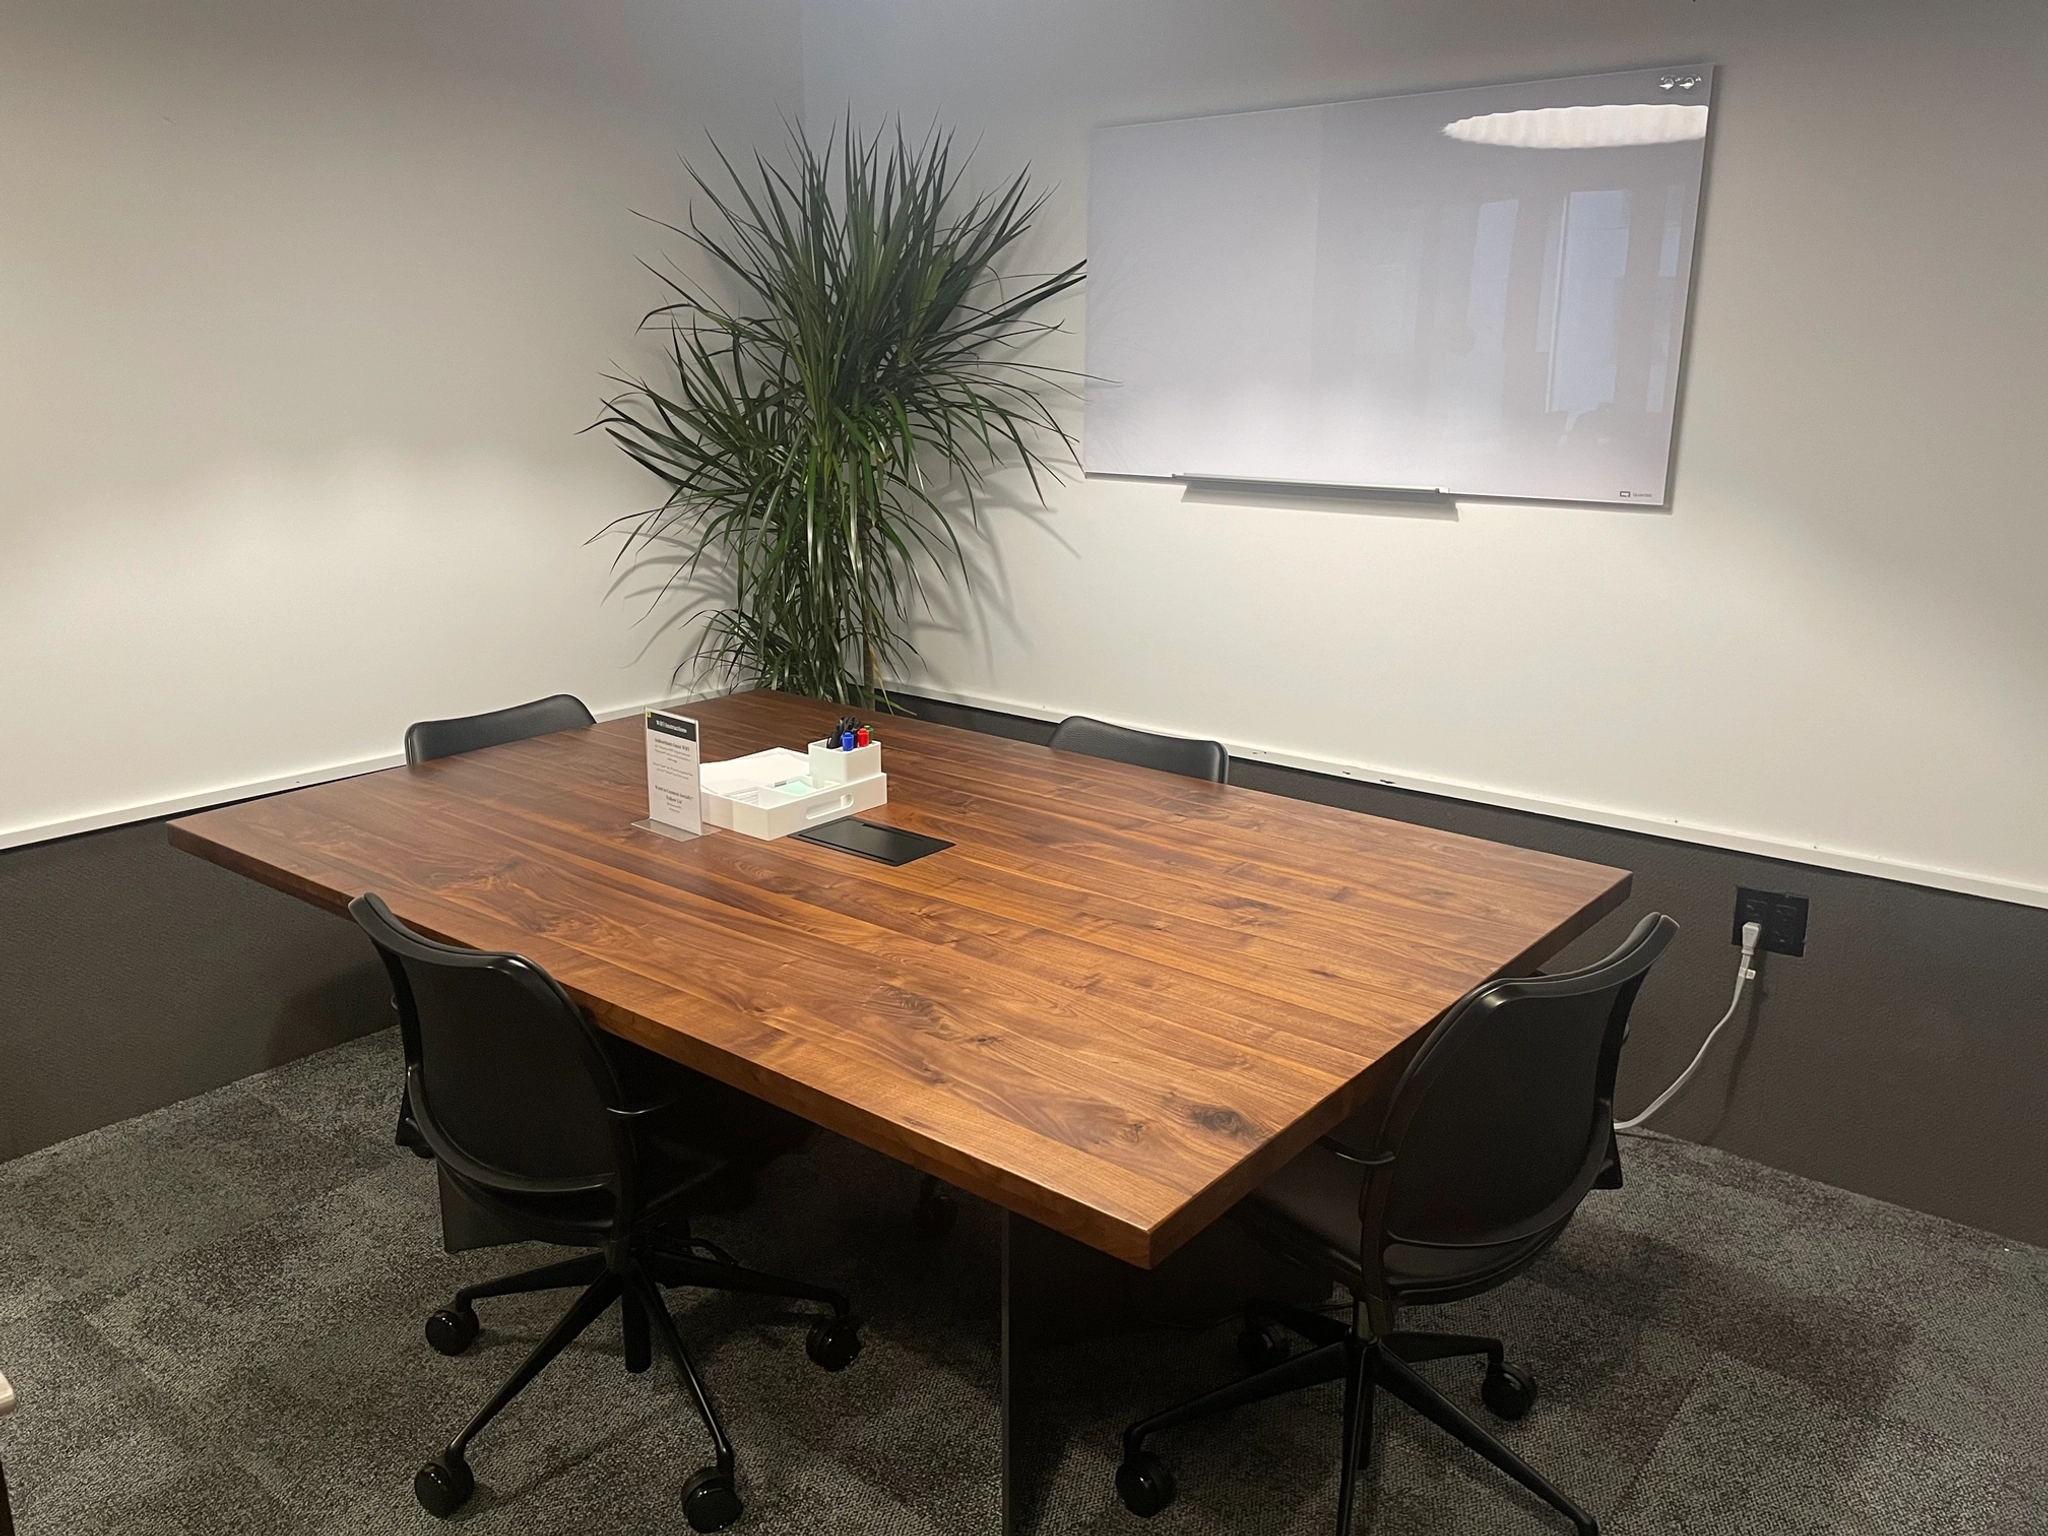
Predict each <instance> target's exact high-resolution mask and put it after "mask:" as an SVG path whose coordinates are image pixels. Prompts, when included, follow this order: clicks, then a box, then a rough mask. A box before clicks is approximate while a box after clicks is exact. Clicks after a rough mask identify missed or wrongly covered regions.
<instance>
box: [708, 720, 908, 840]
mask: <svg viewBox="0 0 2048 1536" xmlns="http://www.w3.org/2000/svg"><path fill="white" fill-rule="evenodd" d="M699 787H700V788H701V790H702V801H703V806H704V819H705V820H706V821H707V822H709V823H710V824H711V825H712V826H714V827H724V828H726V829H728V830H729V831H733V832H738V833H741V834H743V835H744V836H747V837H758V838H760V839H762V840H763V841H768V840H770V839H773V838H778V837H787V836H789V834H790V833H792V832H801V831H803V830H804V829H805V828H806V827H821V826H823V825H824V824H825V823H826V822H828V821H837V820H838V819H839V818H840V817H842V816H851V815H853V814H854V813H856V812H858V811H870V810H873V809H874V808H875V807H876V806H878V805H885V804H887V803H888V799H889V776H888V775H887V774H885V773H884V772H882V744H881V743H880V742H879V741H875V742H870V743H868V745H866V746H864V747H855V748H853V749H852V750H851V751H845V752H842V751H839V750H838V749H836V748H834V747H831V746H829V745H827V744H826V743H825V742H822V741H814V742H812V743H811V750H810V753H809V754H808V755H805V754H804V753H801V752H792V751H791V750H790V749H789V748H787V747H771V748H769V749H768V750H767V751H766V752H755V753H753V754H751V755H750V756H747V757H735V758H731V759H728V760H727V761H725V762H722V763H706V764H705V765H704V767H703V769H702V771H701V776H700V780H699Z"/></svg>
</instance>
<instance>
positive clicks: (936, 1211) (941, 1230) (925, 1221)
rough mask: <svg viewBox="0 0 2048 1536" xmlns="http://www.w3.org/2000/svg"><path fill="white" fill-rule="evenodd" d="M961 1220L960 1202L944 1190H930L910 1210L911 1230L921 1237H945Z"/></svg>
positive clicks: (923, 1192)
mask: <svg viewBox="0 0 2048 1536" xmlns="http://www.w3.org/2000/svg"><path fill="white" fill-rule="evenodd" d="M959 1219H960V1202H959V1201H958V1200H955V1199H954V1198H953V1197H952V1196H951V1195H949V1194H947V1193H946V1192H945V1191H944V1190H943V1189H937V1188H933V1189H928V1190H924V1191H922V1192H921V1193H920V1194H919V1195H918V1197H917V1204H915V1205H913V1206H912V1207H911V1208H910V1230H911V1231H913V1232H915V1233H916V1234H917V1235H918V1236H919V1237H927V1238H937V1237H944V1236H945V1235H946V1234H947V1233H948V1232H950V1231H952V1230H953V1224H954V1223H955V1222H957V1221H958V1220H959Z"/></svg>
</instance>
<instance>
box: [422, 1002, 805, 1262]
mask: <svg viewBox="0 0 2048 1536" xmlns="http://www.w3.org/2000/svg"><path fill="white" fill-rule="evenodd" d="M610 1048H611V1050H612V1054H613V1057H614V1060H615V1061H616V1062H617V1064H618V1066H619V1068H620V1075H621V1077H622V1078H624V1079H625V1081H626V1083H627V1085H628V1090H629V1092H630V1093H631V1094H632V1096H633V1098H634V1099H635V1101H637V1102H639V1103H650V1102H652V1103H661V1104H665V1105H667V1106H668V1107H667V1109H666V1110H665V1111H664V1112H663V1113H661V1114H658V1115H650V1116H649V1117H648V1118H647V1119H646V1120H645V1121H643V1122H642V1123H641V1124H640V1126H639V1127H638V1129H637V1135H636V1141H637V1143H638V1145H639V1148H640V1157H641V1161H640V1165H639V1169H638V1172H639V1175H640V1187H639V1196H640V1210H641V1215H640V1216H639V1218H638V1220H639V1221H640V1222H641V1223H643V1224H646V1225H649V1226H654V1227H659V1226H660V1225H661V1224H662V1223H663V1221H664V1220H673V1219H674V1218H675V1217H677V1216H687V1215H691V1214H697V1213H701V1212H705V1211H716V1210H722V1209H725V1208H726V1200H727V1185H728V1183H729V1176H733V1175H738V1176H741V1177H744V1176H745V1175H746V1174H747V1173H748V1172H749V1171H750V1170H752V1169H755V1168H759V1167H763V1166H765V1165H766V1164H768V1163H770V1162H773V1161H774V1160H775V1159H776V1158H778V1157H781V1156H783V1155H784V1154H785V1153H788V1152H793V1151H795V1150H796V1149H797V1148H798V1147H800V1146H801V1145H802V1144H803V1143H804V1142H805V1141H806V1140H808V1139H809V1137H810V1135H811V1133H812V1131H813V1129H814V1128H813V1127H812V1126H811V1124H810V1123H809V1122H808V1121H805V1120H802V1119H800V1118H798V1117H797V1116H795V1115H792V1114H790V1113H788V1112H787V1111H785V1110H781V1109H777V1108H776V1107H775V1106H774V1105H772V1104H767V1103H764V1102H762V1101H761V1100H760V1099H757V1098H755V1097H753V1096H752V1095H751V1094H747V1093H743V1092H741V1091H740V1090H739V1089H737V1088H730V1087H727V1086H726V1085H725V1084H724V1083H721V1082H719V1081H718V1080H717V1079H716V1078H712V1077H706V1076H705V1075H704V1074H703V1073H701V1072H693V1071H692V1070H690V1068H688V1067H685V1066H682V1065H680V1064H679V1063H676V1062H673V1061H670V1060H668V1059H667V1058H666V1057H663V1056H657V1055H656V1054H654V1053H653V1052H652V1051H647V1050H643V1049H641V1048H640V1047H638V1046H634V1045H632V1044H630V1042H626V1041H618V1042H616V1043H615V1044H611V1045H610ZM448 1171H449V1173H450V1176H451V1177H452V1178H454V1181H455V1183H456V1184H457V1185H458V1186H460V1187H461V1189H462V1191H463V1193H464V1194H466V1195H468V1196H469V1197H470V1198H471V1199H473V1200H474V1201H476V1202H477V1204H478V1205H480V1206H482V1207H483V1208H484V1209H485V1210H487V1211H489V1212H490V1213H492V1214H493V1215H494V1216H496V1217H497V1218H498V1219H499V1220H500V1221H503V1222H508V1223H510V1224H511V1225H512V1226H514V1227H516V1228H517V1229H519V1230H520V1231H521V1232H522V1234H523V1235H525V1236H527V1237H529V1238H531V1239H535V1240H538V1241H543V1242H562V1243H582V1244H595V1243H598V1242H601V1241H602V1240H603V1236H604V1233H605V1232H606V1230H607V1229H608V1228H609V1227H610V1226H611V1223H612V1220H613V1216H614V1212H613V1210H612V1202H611V1197H610V1196H609V1195H606V1194H603V1193H596V1194H587V1195H516V1194H510V1193H507V1192H505V1191H503V1190H487V1189H481V1188H478V1187H477V1186H475V1185H472V1184H470V1183H468V1182H467V1181H466V1180H463V1179H461V1178H460V1177H457V1176H455V1175H454V1174H453V1171H452V1170H448Z"/></svg>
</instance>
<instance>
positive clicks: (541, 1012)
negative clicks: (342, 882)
mask: <svg viewBox="0 0 2048 1536" xmlns="http://www.w3.org/2000/svg"><path fill="white" fill-rule="evenodd" d="M348 911H349V916H350V917H352V918H354V919H355V920H356V924H357V926H358V927H360V928H361V929H362V930H363V932H364V933H366V934H368V935H369V937H370V942H371V943H372V944H374V945H376V946H377V953H378V955H379V956H380V957H381V958H382V960H383V961H384V968H385V970H386V971H387V972H389V973H390V977H391V991H392V999H393V1001H394V1002H395V1003H396V1005H397V1008H398V1020H399V1035H400V1038H401V1039H402V1041H403V1042H404V1049H405V1067H406V1086H407V1088H408V1090H409V1092H410V1094H411V1099H412V1112H413V1118H414V1119H415V1120H416V1121H417V1122H418V1124H419V1127H420V1130H421V1131H422V1132H423V1133H424V1134H425V1136H426V1139H427V1144H428V1145H429V1146H431V1147H432V1148H433V1149H434V1152H435V1154H436V1155H437V1156H438V1157H439V1158H441V1160H442V1161H443V1162H444V1163H445V1164H446V1165H447V1166H448V1168H449V1170H450V1171H451V1172H453V1173H455V1174H456V1175H458V1176H459V1177H461V1178H463V1179H466V1180H468V1181H469V1182H470V1183H473V1184H479V1185H482V1186H483V1187H484V1188H485V1189H487V1190H492V1191H496V1192H499V1193H503V1194H507V1195H521V1194H526V1195H532V1194H549V1193H558V1194H568V1193H579V1192H594V1191H598V1190H607V1189H608V1190H610V1191H611V1192H612V1193H613V1195H614V1196H615V1197H616V1198H617V1199H618V1201H619V1208H620V1209H624V1206H625V1203H626V1198H627V1195H628V1193H629V1191H628V1189H627V1183H628V1181H629V1180H630V1177H631V1161H632V1155H631V1151H630V1143H629V1141H628V1138H627V1131H626V1128H627V1124H628V1120H627V1118H626V1113H625V1112H626V1111H627V1109H628V1104H627V1099H626V1096H625V1094H624V1092H623V1091H622V1088H621V1085H620V1083H619V1081H618V1079H617V1076H616V1074H615V1073H614V1071H613V1068H612V1063H611V1058H610V1056H609V1055H608V1054H607V1053H606V1052H605V1050H604V1048H603V1046H602V1045H601V1044H600V1043H599V1041H598V1038H597V1027H596V1026H595V1025H594V1024H592V1023H591V1022H590V1020H589V1018H588V1017H587V1016H586V1015H585V1014H584V1012H583V1010H582V1009H581V1008H579V1007H577V1006H576V1003H575V1002H574V1000H573V999H571V998H570V997H569V995H568V994H567V993H566V992H564V991H563V990H562V989H561V987H560V985H558V984H557V983H556V981H555V979H554V978H553V977H551V976H550V975H548V973H547V972H546V971H544V970H542V969H541V968H540V967H539V966H537V965H535V964H534V963H533V962H532V961H531V960H528V959H526V958H524V957H523V956H520V955H509V954H493V953H491V952H489V951H486V950H475V949H462V948H459V947H457V946H455V945H452V944H442V943H440V942H438V941H436V940H434V939H429V938H427V937H425V936H424V935H422V934H419V933H416V932H414V931H413V930H412V929H411V928H408V927H407V926H406V925H405V924H404V923H402V922H400V921H399V920H398V918H397V917H396V916H394V915H393V913H392V911H391V909H390V908H389V907H387V906H386V905H385V904H384V902H383V901H382V900H381V899H380V898H378V897H377V896H374V895H368V896H358V897H357V898H356V899H355V900H354V901H352V902H350V903H349V907H348Z"/></svg>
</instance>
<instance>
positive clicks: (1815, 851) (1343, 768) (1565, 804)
mask: <svg viewBox="0 0 2048 1536" xmlns="http://www.w3.org/2000/svg"><path fill="white" fill-rule="evenodd" d="M889 686H890V687H892V688H894V689H896V690H897V691H899V692H901V693H906V694H911V695H914V696H916V697H919V698H927V699H939V700H942V701H944V702H946V703H949V704H960V705H964V706H966V707H967V708H969V709H986V710H993V711H995V712H996V713H998V714H1005V715H1021V716H1023V717H1024V718H1026V719H1030V720H1045V721H1055V720H1061V719H1064V718H1065V717H1066V716H1067V715H1069V714H1071V713H1073V711H1071V710H1067V709H1060V708H1055V707H1053V706H1051V705H1047V704H1039V703H1032V702H1029V701H1026V700H1022V699H998V698H990V697H988V696H986V695H982V694H971V693H959V692H955V691H953V690H951V689H946V688H939V687H934V686H932V685H931V684H929V683H896V682H892V683H891V684H890V685H889ZM707 697H710V695H708V694H703V693H697V694H691V695H688V696H687V697H684V698H673V697H670V698H661V699H648V700H646V701H645V702H643V703H639V704H629V705H622V706H620V707H618V708H616V709H607V710H600V711H598V712H597V718H598V719H599V720H618V719H622V718H624V717H625V716H627V715H635V714H638V713H639V712H640V711H641V710H643V709H651V708H655V707H657V706H676V705H684V704H690V703H694V702H696V701H698V700H700V699H703V698H707ZM1125 723H1127V724H1131V725H1137V726H1144V725H1145V724H1146V722H1143V721H1128V722H1125ZM1156 728H1157V729H1159V730H1165V731H1171V730H1172V729H1173V727H1171V726H1165V725H1161V726H1157V727H1156ZM1223 745H1224V746H1225V747H1227V748H1229V749H1230V754H1231V756H1233V757H1243V758H1250V759H1251V760H1253V761H1255V762H1262V763H1275V764H1278V765H1279V766H1280V767H1283V768H1300V769H1302V770H1304V771H1306V772H1309V773H1321V774H1327V775H1329V776H1330V777H1332V778H1340V779H1357V780H1359V781H1361V782H1362V783H1367V784H1381V785H1385V786H1386V787H1388V788H1390V789H1405V790H1412V791H1414V792H1416V793H1418V794H1424V795H1436V796H1439V797H1440V798H1443V799H1446V800H1469V801H1473V802H1475V803H1477V804H1480V805H1497V806H1500V807H1502V808H1504V809H1506V810H1511V811H1527V812H1530V813H1532V814H1534V815H1537V816H1548V817H1550V818H1552V819H1553V820H1558V821H1577V822H1584V823H1586V824H1588V825H1591V826H1596V827H1612V828H1614V829H1616V830H1618V831H1622V832H1641V833H1647V834H1648V835H1650V836H1652V837H1662V838H1668V839H1670V840H1671V841H1673V842H1680V843H1697V844H1699V845H1701V846H1703V847H1707V848H1724V849H1727V850H1729V851H1730V852H1733V853H1748V854H1754V855H1756V856H1757V857H1759V858H1765V859H1781V860H1784V861H1785V862H1787V863H1792V864H1811V865H1815V866H1817V867H1819V868H1821V869H1835V870H1841V871H1844V872H1845V873H1848V874H1852V875H1870V876H1873V877H1874V878H1876V879H1879V880H1892V881H1896V882H1898V883H1900V884H1904V885H1924V886H1930V887H1932V888H1933V889H1935V890H1938V891H1957V892H1960V893H1962V894H1963V895H1966V896H1982V897H1985V898H1987V899H1988V900H1991V901H2007V902H2012V903H2014V904H2015V905H2018V906H2023V907H2044V908H2048V887H2043V886H2036V885H2023V884H2020V883H2018V882H2015V881H2011V880H1999V879H1994V878H1992V877H1991V876H1988V875H1979V874H1973V873H1971V872H1970V871H1968V870H1957V869H1939V868H1934V867H1931V866H1926V865H1919V864H1908V863H1904V862H1901V861H1899V860H1896V859H1882V858H1876V857H1873V856H1871V855H1869V854H1860V853H1851V852H1847V851H1845V850H1843V849H1839V848H1827V847H1823V846H1821V845H1820V844H1818V843H1814V844H1806V843H1788V842H1785V841H1783V840H1782V839H1778V838H1769V837H1757V836H1754V835H1752V834H1750V833H1747V832H1739V831H1732V830H1730V829H1728V828H1724V827H1704V826H1696V825H1693V824H1691V823H1689V822H1684V821H1678V820H1669V821H1667V820H1660V819H1657V818H1655V817H1647V816H1637V815H1633V814H1631V813H1629V812H1626V811H1614V810H1608V809H1606V808H1605V807H1602V806H1597V805H1580V804H1577V803H1575V802H1573V801H1569V800H1546V799H1539V798H1536V797H1533V796H1529V795H1520V794H1515V793H1514V792H1512V791H1509V790H1500V789H1491V788H1488V787H1486V786H1484V785H1477V784H1461V783H1457V782H1455V781H1453V780H1449V779H1431V778H1423V777H1420V776H1418V775H1415V774H1409V773H1396V772H1393V771H1392V770H1390V769H1385V768H1375V767H1371V766H1369V765H1367V764H1362V763H1344V762H1336V761H1332V760H1330V759H1327V758H1319V757H1304V756H1302V755H1301V754H1299V753H1295V752H1282V751H1279V750H1277V749H1275V748H1272V747H1261V746H1256V745H1253V744H1251V743H1249V742H1235V741H1226V742H1224V744H1223ZM404 761H405V754H404V753H402V752H391V753H387V754H385V755H383V756H380V757H369V758H363V759H361V760H360V761H356V762H347V763H331V764H328V765H326V766H324V767H317V768H307V769H303V770H301V771H299V772H297V773H290V774H286V775H284V776H283V777H281V778H275V779H263V780H259V781H257V782H254V783H246V784H226V785H219V786H216V787H214V788H211V789H203V790H194V791H192V792H191V793H189V794H182V795H176V796H173V797H171V798H170V799H167V800H154V801H151V802H149V803H148V804H146V805H124V806H114V807H110V808H108V809H106V810H103V811H95V812H93V813H92V814H90V815H86V816H76V817H72V818H71V819H69V820H66V821H55V822H46V823H44V824H42V825H40V826H29V827H16V828H12V829H10V830H7V831H0V849H8V848H21V847H26V846H28V845H29V844H31V843H47V842H53V841H55V840H56V839H58V838H60V837H75V836H77V835H78V834H79V833H81V832H98V831H101V830H103V829H104V828H107V827H118V826H125V825H127V824H128V823H130V822H137V821H154V820H155V819H157V818H158V817H162V816H177V815H181V814H183V813H184V812H186V811H197V810H204V809H205V808H206V807H208V806H214V805H227V804H230V803H232V802H234V801H236V800H249V799H253V798H255V797H256V796H258V795H274V794H277V793H279V792H281V791H283V790H287V789H302V788H304V787H306V786H307V785H309V784H325V783H329V782H331V781H332V780H335V779H346V778H350V777H353V776H354V775H356V774H359V773H373V772H375V771H376V770H377V769H379V768H392V767H396V766H397V765H398V764H400V763H402V762H404Z"/></svg>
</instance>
